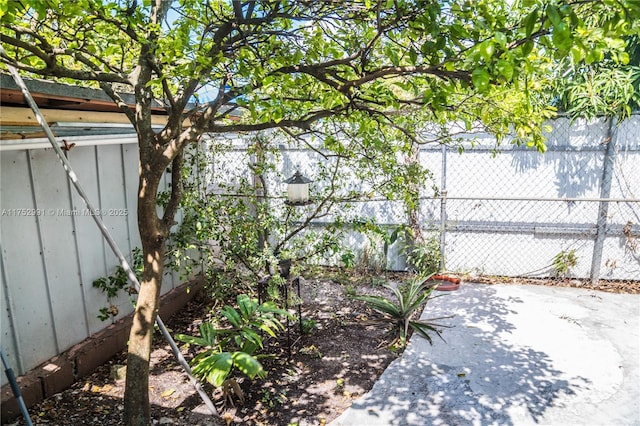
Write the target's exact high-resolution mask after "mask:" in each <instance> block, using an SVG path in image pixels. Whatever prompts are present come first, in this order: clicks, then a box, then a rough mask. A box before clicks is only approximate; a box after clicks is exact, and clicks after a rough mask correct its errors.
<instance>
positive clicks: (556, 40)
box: [551, 22, 573, 51]
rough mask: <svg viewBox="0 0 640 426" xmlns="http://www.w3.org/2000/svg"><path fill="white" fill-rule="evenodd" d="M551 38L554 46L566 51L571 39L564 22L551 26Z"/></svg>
mask: <svg viewBox="0 0 640 426" xmlns="http://www.w3.org/2000/svg"><path fill="white" fill-rule="evenodd" d="M551 40H552V41H553V44H554V46H555V47H556V48H558V49H559V50H561V51H567V50H569V49H570V48H571V45H572V44H573V41H572V40H571V30H570V29H569V25H567V24H566V23H565V22H560V23H559V24H558V25H556V26H554V27H553V30H552V31H551Z"/></svg>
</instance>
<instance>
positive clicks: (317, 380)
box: [12, 279, 399, 426]
mask: <svg viewBox="0 0 640 426" xmlns="http://www.w3.org/2000/svg"><path fill="white" fill-rule="evenodd" d="M353 289H354V288H353V287H351V286H349V285H343V284H340V283H338V282H336V281H332V280H326V279H312V280H307V281H305V282H304V283H303V285H302V286H301V296H302V299H303V304H302V306H301V307H302V318H303V320H304V321H305V322H308V323H313V324H314V326H313V328H312V329H311V330H310V331H309V332H308V333H306V334H301V333H300V330H299V323H298V322H295V323H292V324H290V326H289V332H288V335H287V332H284V333H282V334H281V336H280V338H279V339H278V340H277V341H270V342H268V345H269V346H268V348H267V349H268V351H269V353H273V354H276V357H275V358H273V359H265V360H261V362H262V364H263V366H264V368H265V369H266V370H267V372H268V374H267V377H266V378H265V379H255V380H253V381H251V380H248V379H245V380H240V386H241V388H242V390H243V393H244V398H245V401H244V403H243V404H241V403H240V402H239V401H238V400H237V399H236V400H234V405H233V406H232V405H230V404H228V403H227V404H226V406H223V403H222V402H223V397H222V395H221V392H216V391H215V390H214V389H213V387H212V386H210V385H209V384H207V383H205V384H203V387H204V388H205V390H206V391H207V393H208V395H210V397H211V399H212V400H213V401H214V403H215V404H216V406H217V408H218V410H219V412H220V414H221V415H222V417H223V419H226V421H229V424H242V425H270V426H272V425H283V426H287V425H299V426H302V425H323V424H325V423H327V422H329V421H330V420H332V419H334V418H336V417H337V416H339V415H340V414H341V413H342V412H343V411H344V410H345V409H346V408H348V407H349V406H350V405H351V403H352V401H353V400H354V399H355V398H358V397H359V396H361V395H363V394H364V393H366V392H367V391H368V390H370V389H371V387H372V386H373V384H374V382H375V381H376V379H377V378H378V377H379V376H380V374H382V372H383V371H384V369H385V368H386V367H387V365H388V364H389V363H390V362H391V361H392V360H393V359H395V358H396V357H397V356H398V355H399V354H398V353H394V352H392V351H391V350H390V349H388V348H386V347H380V344H381V342H382V338H383V334H384V331H383V330H380V329H379V328H376V327H373V326H370V325H365V322H366V320H367V319H368V318H369V315H371V311H370V310H368V308H367V307H366V306H365V305H364V304H363V303H361V302H357V301H353V300H350V299H348V297H347V293H350V292H352V291H353ZM357 291H358V293H367V294H371V293H378V294H380V293H383V292H384V289H383V288H382V287H381V286H380V285H374V286H370V285H362V284H361V285H359V286H358V287H357ZM209 314H210V312H209V308H208V307H207V304H206V302H205V301H204V300H202V299H199V300H194V301H193V302H191V303H190V304H189V305H188V306H187V307H186V308H185V309H184V310H183V311H182V312H180V313H179V314H178V315H176V316H175V317H174V318H172V319H171V320H169V321H167V327H168V328H169V329H170V330H171V332H172V334H174V335H175V334H177V333H184V334H191V335H197V333H198V326H199V324H200V322H201V321H202V320H203V318H206V317H207V316H208V315H209ZM154 342H155V344H154V350H153V353H152V356H151V377H150V383H149V386H150V399H151V404H152V417H153V419H154V420H153V424H166V425H189V426H196V425H224V424H226V421H220V420H217V419H215V418H213V417H211V416H209V415H208V410H207V408H206V407H205V406H204V405H203V403H202V400H201V399H200V397H199V396H198V394H197V393H196V391H195V389H194V388H193V385H192V384H191V383H190V381H189V380H188V378H187V377H186V375H185V374H184V373H183V370H182V368H181V367H180V366H179V364H178V363H177V361H175V358H174V357H173V355H172V353H171V349H170V347H169V345H168V344H167V343H166V342H165V341H164V340H163V339H162V337H161V335H160V334H158V333H156V336H155V337H154ZM289 347H290V349H289ZM183 354H184V355H185V358H186V359H187V360H190V359H191V358H192V356H193V354H192V352H189V350H186V349H185V348H183ZM125 363H126V353H125V352H122V353H120V354H118V355H117V356H116V357H115V358H114V359H112V360H111V361H110V362H109V363H108V364H106V365H104V366H102V367H100V368H99V369H98V370H96V371H95V372H94V373H93V374H92V375H90V376H88V377H85V378H83V379H82V380H80V381H78V382H76V383H75V384H74V385H73V386H72V387H71V388H70V389H68V390H66V391H64V392H62V393H59V394H57V395H55V396H53V397H51V398H49V399H47V400H45V401H44V402H42V403H40V404H38V405H36V406H34V407H31V408H30V409H29V413H30V415H31V418H32V421H33V423H34V424H40V425H69V426H72V425H73V426H76V425H115V424H122V413H123V410H124V404H123V399H122V398H123V395H124V380H123V379H118V378H117V377H116V375H115V371H116V370H117V369H118V366H121V365H124V364H125ZM12 424H13V425H16V426H17V425H23V424H24V421H23V420H22V419H18V420H17V421H16V422H14V423H12Z"/></svg>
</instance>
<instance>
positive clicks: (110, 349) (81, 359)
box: [0, 278, 204, 424]
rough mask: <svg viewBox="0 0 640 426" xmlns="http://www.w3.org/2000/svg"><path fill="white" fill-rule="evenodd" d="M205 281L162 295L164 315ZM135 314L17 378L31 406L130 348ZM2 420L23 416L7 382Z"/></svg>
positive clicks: (161, 310) (161, 304) (161, 308)
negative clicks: (128, 346) (132, 321)
mask: <svg viewBox="0 0 640 426" xmlns="http://www.w3.org/2000/svg"><path fill="white" fill-rule="evenodd" d="M203 284H204V280H202V279H201V278H197V279H195V280H193V281H190V282H188V283H185V284H182V285H181V286H179V287H176V288H174V289H173V290H171V291H169V292H168V293H167V294H165V295H164V296H162V298H161V303H160V317H161V318H162V319H164V320H166V319H168V318H171V317H172V316H173V315H174V314H175V313H176V312H178V310H180V309H181V308H182V307H184V306H185V305H186V304H187V303H188V302H189V301H191V299H193V298H194V297H195V296H196V295H197V294H198V293H199V292H200V290H202V287H203ZM132 318H133V315H132V314H131V315H128V316H126V317H124V318H122V319H120V320H118V321H117V322H116V323H114V324H112V325H110V326H108V327H106V328H104V329H103V330H101V331H99V332H97V333H96V334H94V335H92V336H90V337H89V338H87V339H85V340H84V341H82V342H80V343H78V344H77V345H75V346H73V347H72V348H71V349H69V350H67V351H65V352H63V353H61V354H60V355H57V356H55V357H53V358H51V359H50V360H48V361H46V362H44V363H43V364H41V365H40V366H38V367H36V368H34V369H33V370H31V371H29V372H28V373H26V374H24V375H22V376H20V377H18V378H17V382H18V386H19V387H20V390H21V392H22V398H23V400H24V402H25V405H26V406H27V407H32V406H33V405H35V404H37V403H38V402H40V401H42V400H44V399H45V398H48V397H50V396H52V395H55V394H56V393H59V392H62V391H63V390H65V389H67V388H68V387H69V386H71V385H72V384H73V383H74V382H76V381H77V380H79V379H81V378H83V377H85V376H87V375H89V374H90V373H91V372H93V371H94V370H95V369H96V368H98V367H100V366H101V365H103V364H105V363H106V362H107V361H109V360H110V359H111V358H112V357H113V356H114V355H116V354H117V353H118V352H120V351H121V350H123V349H124V348H126V345H127V340H128V339H129V330H130V328H131V320H132ZM3 374H4V373H3ZM0 393H1V397H2V401H1V407H0V412H1V417H2V423H3V424H4V423H8V422H11V421H13V420H15V419H16V418H17V417H19V416H20V415H21V413H20V409H19V407H18V401H17V400H16V398H15V397H14V396H13V392H12V391H11V387H10V386H9V385H8V384H7V385H5V386H3V387H2V389H0Z"/></svg>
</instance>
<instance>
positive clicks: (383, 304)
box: [354, 276, 451, 349]
mask: <svg viewBox="0 0 640 426" xmlns="http://www.w3.org/2000/svg"><path fill="white" fill-rule="evenodd" d="M427 278H428V277H424V276H422V277H416V278H414V279H412V280H411V281H410V282H409V283H407V284H406V285H404V286H401V287H399V288H398V287H395V286H392V285H389V284H386V285H385V286H384V287H385V288H387V289H389V290H390V291H391V292H392V293H393V295H394V297H395V300H389V299H387V298H386V297H382V296H375V295H359V296H355V297H354V299H356V300H361V301H363V302H365V303H366V304H367V305H368V306H369V307H370V308H372V309H373V310H374V311H376V312H377V314H378V318H376V319H375V320H373V321H372V323H373V324H374V325H378V326H381V327H385V328H389V329H390V330H389V332H388V336H390V337H391V338H392V340H391V342H390V343H391V344H390V346H392V347H399V348H401V349H404V348H405V347H406V346H407V339H408V337H409V331H410V330H412V331H414V332H416V333H418V334H419V335H420V336H422V337H424V338H425V339H426V340H427V341H428V342H429V343H430V344H433V339H432V337H431V335H432V334H436V335H437V336H438V337H440V338H441V339H442V340H443V341H444V338H443V337H442V334H441V333H442V330H441V328H443V327H449V326H447V325H443V324H439V323H437V322H435V321H438V320H441V319H446V318H451V316H444V317H438V318H429V319H425V320H419V319H415V317H416V316H418V315H419V314H420V313H421V309H420V308H422V307H423V306H424V305H425V304H426V303H427V302H428V301H429V300H431V299H433V298H434V297H436V296H434V295H433V291H434V289H435V287H433V286H428V285H427V284H426V280H427Z"/></svg>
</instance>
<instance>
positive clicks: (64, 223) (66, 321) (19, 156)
mask: <svg viewBox="0 0 640 426" xmlns="http://www.w3.org/2000/svg"><path fill="white" fill-rule="evenodd" d="M125 142H127V143H124V144H106V145H94V144H86V143H85V144H78V146H76V147H75V148H73V149H72V150H71V151H70V152H69V160H70V162H71V165H72V167H73V168H74V170H75V172H76V174H77V176H78V179H79V180H80V183H81V185H82V186H83V187H84V189H85V191H86V192H87V194H88V196H89V198H90V200H91V201H92V203H93V204H94V205H95V207H96V208H98V209H100V210H101V211H103V212H104V214H103V220H104V222H105V224H106V226H107V228H108V229H109V231H110V233H111V235H112V236H113V238H114V239H115V241H116V243H117V244H118V246H119V247H120V249H121V250H122V251H123V253H125V255H126V254H128V253H131V250H132V249H133V248H135V247H140V237H139V235H138V229H137V217H136V199H137V195H136V194H137V188H138V150H137V145H136V144H135V143H131V142H135V138H134V139H133V140H131V139H128V140H125ZM165 185H166V182H165ZM0 210H1V211H2V216H1V217H0V219H1V224H0V232H1V234H0V249H1V253H0V255H1V256H0V261H1V263H0V265H1V266H2V273H1V274H0V284H1V291H2V295H1V297H0V303H1V308H2V313H1V314H0V315H1V316H0V326H1V330H2V335H1V336H2V350H3V351H5V354H6V355H7V358H8V360H9V362H10V363H11V365H12V367H13V368H14V371H15V372H16V373H17V374H23V373H25V372H26V371H28V370H30V369H31V368H33V367H36V366H37V365H39V364H40V363H42V362H44V361H46V360H47V359H49V358H51V357H53V356H55V355H57V354H59V353H61V352H63V351H65V350H66V349H69V348H70V347H72V346H73V345H74V344H76V343H78V342H81V341H82V340H84V339H85V338H87V337H89V336H90V335H91V334H94V333H96V332H98V331H100V330H101V329H103V328H104V327H106V326H108V325H109V324H110V323H111V321H101V320H100V319H98V317H97V316H98V314H99V309H100V308H102V307H105V306H109V305H111V304H115V305H116V306H117V307H118V309H119V315H118V316H117V317H115V318H114V319H113V321H115V320H117V319H120V318H122V317H123V316H125V315H128V314H129V313H131V312H132V310H133V306H132V303H131V300H130V296H129V295H127V294H121V295H120V296H119V297H118V298H117V299H115V300H112V301H111V303H107V297H106V295H105V294H104V293H102V292H101V291H100V290H98V289H95V288H94V287H93V285H92V284H93V281H94V280H95V279H97V278H100V277H102V276H105V275H108V274H111V273H112V272H113V271H114V270H115V268H116V266H117V265H118V262H117V259H116V257H115V255H113V253H112V252H111V250H110V248H109V247H108V245H107V244H106V243H105V242H104V241H103V238H102V235H101V233H100V231H99V230H98V228H97V226H96V224H95V222H94V220H93V219H92V218H91V217H90V216H89V215H87V214H86V207H85V206H84V203H83V202H82V200H81V199H80V197H79V196H78V194H77V193H76V191H75V188H73V186H72V185H71V184H70V182H69V181H68V179H67V177H66V174H65V172H64V170H63V169H62V167H61V165H60V162H59V161H58V159H57V157H56V155H55V153H54V151H53V149H50V148H49V149H42V148H38V149H11V150H3V151H1V152H0ZM73 212H78V213H77V214H76V213H73ZM179 284H180V280H179V277H178V274H175V273H172V272H167V275H166V277H165V280H164V285H163V293H164V292H167V291H169V290H171V289H172V288H174V287H175V286H177V285H179ZM5 380H6V378H5V377H4V375H3V377H2V384H4V383H5Z"/></svg>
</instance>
